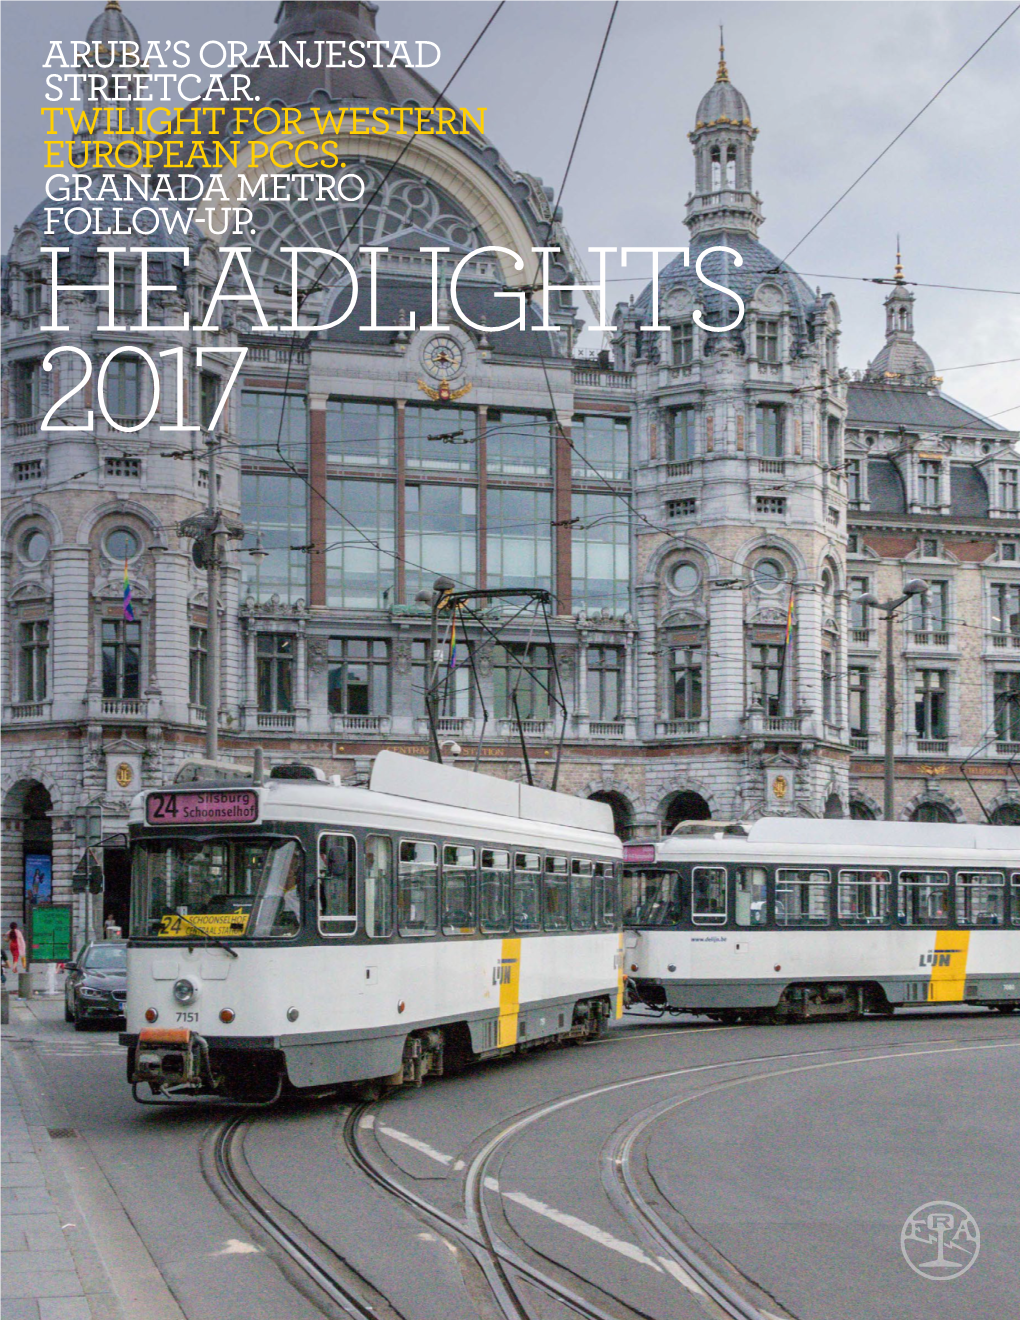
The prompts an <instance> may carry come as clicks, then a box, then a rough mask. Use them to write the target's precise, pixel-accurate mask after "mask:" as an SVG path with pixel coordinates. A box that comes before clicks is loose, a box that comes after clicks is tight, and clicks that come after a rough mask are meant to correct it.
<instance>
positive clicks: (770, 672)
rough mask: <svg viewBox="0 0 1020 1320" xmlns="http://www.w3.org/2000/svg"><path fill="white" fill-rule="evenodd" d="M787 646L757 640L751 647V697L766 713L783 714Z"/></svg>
mask: <svg viewBox="0 0 1020 1320" xmlns="http://www.w3.org/2000/svg"><path fill="white" fill-rule="evenodd" d="M785 661H786V647H785V646H777V645H774V644H772V643H766V642H756V643H755V644H754V645H753V646H752V647H751V697H752V701H753V703H754V705H755V706H757V708H758V709H759V710H760V711H761V712H762V714H764V715H782V713H783V705H784V693H783V669H784V666H785Z"/></svg>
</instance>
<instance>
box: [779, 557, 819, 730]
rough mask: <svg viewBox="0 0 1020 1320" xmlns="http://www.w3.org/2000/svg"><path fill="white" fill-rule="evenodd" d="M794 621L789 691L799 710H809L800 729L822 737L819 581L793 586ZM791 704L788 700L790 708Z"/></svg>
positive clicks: (788, 678) (788, 676)
mask: <svg viewBox="0 0 1020 1320" xmlns="http://www.w3.org/2000/svg"><path fill="white" fill-rule="evenodd" d="M794 593H795V595H794V615H793V621H794V624H795V625H796V628H797V639H796V657H797V668H796V672H795V673H790V672H789V671H788V672H787V676H786V682H787V685H788V686H787V691H788V692H791V693H792V694H793V696H794V703H793V704H794V705H795V706H796V708H797V709H798V710H804V711H810V714H809V715H807V716H806V718H805V720H804V722H803V724H802V726H801V733H802V734H807V733H813V734H814V735H815V737H821V736H822V734H823V732H824V724H823V721H822V589H821V586H820V585H819V584H818V583H817V582H798V583H797V584H796V586H795V587H794ZM789 708H790V706H789V702H788V709H789Z"/></svg>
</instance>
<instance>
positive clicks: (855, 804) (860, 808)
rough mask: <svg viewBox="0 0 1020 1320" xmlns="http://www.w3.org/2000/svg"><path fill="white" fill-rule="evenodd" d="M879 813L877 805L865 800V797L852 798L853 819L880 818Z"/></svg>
mask: <svg viewBox="0 0 1020 1320" xmlns="http://www.w3.org/2000/svg"><path fill="white" fill-rule="evenodd" d="M878 818H879V815H878V811H877V809H876V808H875V807H873V806H872V805H871V804H870V803H868V802H865V801H864V799H863V798H857V797H855V798H851V799H850V819H851V820H878Z"/></svg>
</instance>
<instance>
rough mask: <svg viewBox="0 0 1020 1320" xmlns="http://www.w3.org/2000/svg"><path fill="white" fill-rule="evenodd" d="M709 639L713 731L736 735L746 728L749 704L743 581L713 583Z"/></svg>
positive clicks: (723, 735) (719, 735)
mask: <svg viewBox="0 0 1020 1320" xmlns="http://www.w3.org/2000/svg"><path fill="white" fill-rule="evenodd" d="M707 642H708V645H707V646H706V656H705V659H706V662H707V663H706V672H707V677H708V718H709V734H710V736H711V737H713V738H733V737H736V736H738V735H739V734H740V733H742V732H743V729H744V725H743V719H744V715H745V714H746V706H747V701H746V696H745V667H746V664H747V660H746V657H745V654H744V650H745V647H744V591H743V587H742V585H741V584H740V583H736V584H734V585H733V586H722V585H719V584H717V583H712V584H710V588H709V596H708V638H707Z"/></svg>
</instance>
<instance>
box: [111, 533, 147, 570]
mask: <svg viewBox="0 0 1020 1320" xmlns="http://www.w3.org/2000/svg"><path fill="white" fill-rule="evenodd" d="M140 548H141V543H140V542H139V540H138V537H137V536H136V535H135V534H134V532H132V531H130V530H129V529H128V528H127V527H117V528H115V529H114V530H113V531H112V532H107V534H106V540H105V541H104V542H103V549H104V550H105V551H106V554H107V556H108V558H110V559H113V560H115V561H116V562H117V563H118V564H120V563H123V562H124V560H125V559H134V557H135V555H136V554H137V553H138V551H139V549H140Z"/></svg>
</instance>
